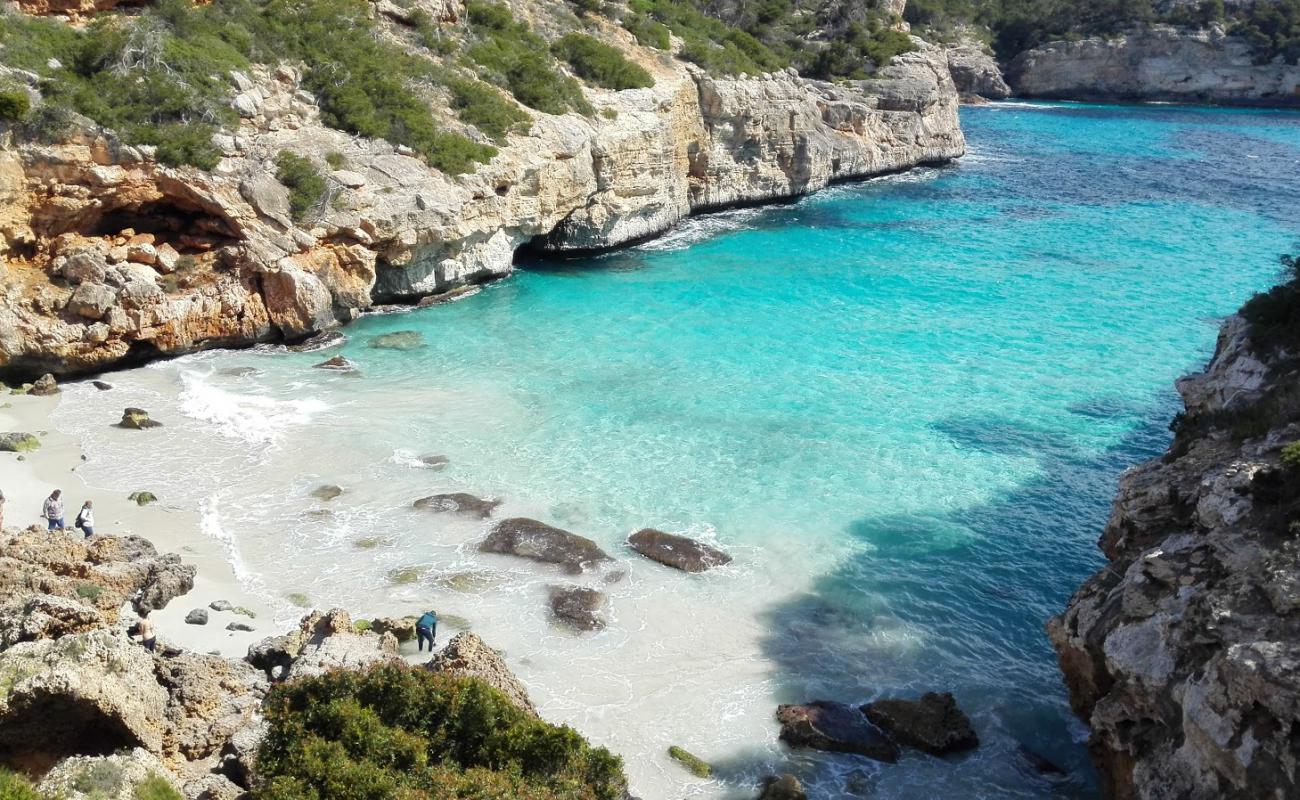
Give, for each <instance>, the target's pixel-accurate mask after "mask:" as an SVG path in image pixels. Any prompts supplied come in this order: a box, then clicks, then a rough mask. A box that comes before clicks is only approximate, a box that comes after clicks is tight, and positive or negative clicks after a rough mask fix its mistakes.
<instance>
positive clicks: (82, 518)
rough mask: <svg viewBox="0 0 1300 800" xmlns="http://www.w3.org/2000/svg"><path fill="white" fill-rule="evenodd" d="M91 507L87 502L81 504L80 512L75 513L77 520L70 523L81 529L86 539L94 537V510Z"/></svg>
mask: <svg viewBox="0 0 1300 800" xmlns="http://www.w3.org/2000/svg"><path fill="white" fill-rule="evenodd" d="M92 505H93V504H92V503H91V502H90V501H89V500H87V501H86V502H84V503H82V504H81V511H79V512H77V518H76V519H75V520H73V521H72V524H73V525H75V526H76V527H78V528H81V532H82V533H84V534H86V538H87V539H89V538H90V537H92V536H94V535H95V510H94V508H92Z"/></svg>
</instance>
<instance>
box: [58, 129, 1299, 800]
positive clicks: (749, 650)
mask: <svg viewBox="0 0 1300 800" xmlns="http://www.w3.org/2000/svg"><path fill="white" fill-rule="evenodd" d="M963 122H964V126H965V129H966V133H967V136H968V139H969V141H970V150H971V152H970V155H969V156H967V157H966V158H964V159H962V160H961V161H960V162H958V163H956V164H954V165H952V166H948V167H942V168H935V169H922V170H917V171H915V172H912V173H909V174H906V175H901V176H894V177H890V178H886V179H881V180H876V181H871V182H868V183H863V184H855V185H843V186H839V187H836V188H833V189H830V190H828V191H825V192H822V193H820V194H817V195H815V196H812V197H809V198H805V199H803V200H800V201H799V202H795V203H791V204H787V205H779V206H773V207H768V208H762V209H745V210H738V211H731V212H726V213H722V214H716V215H710V216H706V217H700V218H697V219H694V220H691V221H689V222H687V223H685V224H684V225H682V226H681V227H679V228H678V229H676V230H674V231H673V232H671V233H670V234H669V235H667V236H666V237H663V238H661V239H658V240H655V241H652V242H649V243H647V244H644V245H641V246H638V247H634V248H631V249H628V250H624V251H621V252H617V253H613V254H610V255H606V256H602V257H597V258H584V259H581V260H573V261H558V262H557V261H549V262H542V261H534V260H529V259H527V258H525V259H524V260H522V262H521V263H520V265H519V266H520V270H519V272H518V273H517V274H516V275H514V276H513V277H511V278H509V279H507V280H504V281H501V282H498V283H496V284H493V285H490V286H487V287H484V288H483V290H482V291H481V292H479V293H477V294H475V295H473V296H470V297H468V298H466V299H464V300H460V301H458V302H454V303H450V304H447V305H443V306H439V307H434V308H429V309H423V310H418V311H411V312H409V313H401V314H387V315H374V316H370V317H367V318H365V319H363V320H361V321H360V322H358V323H356V324H354V325H353V326H351V327H350V328H348V329H347V331H346V333H347V335H348V342H347V343H346V345H344V346H343V347H342V348H341V349H340V350H339V351H338V352H341V354H343V355H346V356H347V357H348V358H350V359H352V360H354V361H356V362H357V363H358V364H359V365H360V371H359V375H344V374H337V373H331V372H327V371H323V370H316V369H312V368H311V365H312V364H314V363H316V362H318V361H320V360H322V359H323V358H325V357H326V356H328V355H332V354H333V353H325V354H322V353H309V354H292V353H285V352H283V351H282V350H280V349H276V348H269V349H264V350H260V351H245V352H221V353H208V354H201V355H198V356H193V357H187V358H184V359H179V360H177V361H172V362H167V363H162V364H157V365H154V366H152V367H149V368H145V369H140V370H135V371H132V372H129V373H124V374H123V375H121V376H119V379H118V380H115V381H114V383H115V384H117V385H118V388H119V391H115V392H111V393H95V392H94V391H93V390H90V389H86V390H80V389H75V390H73V391H72V392H71V394H70V397H71V399H70V400H68V401H65V403H64V406H63V410H62V411H61V412H60V415H59V424H60V426H61V427H63V428H66V429H70V430H73V431H76V432H78V433H81V434H82V435H83V436H84V437H86V439H87V440H88V453H89V455H90V461H89V462H88V464H87V466H86V467H85V468H83V470H82V472H83V474H84V475H85V476H86V477H87V479H88V480H90V481H91V482H92V483H99V484H104V485H106V486H110V487H116V486H119V485H120V486H122V487H124V488H128V489H135V488H139V487H138V486H136V485H135V484H137V483H139V481H141V480H146V479H147V480H149V481H150V486H151V487H153V488H154V490H155V491H156V492H157V493H158V494H159V495H160V496H162V497H165V498H166V499H167V500H168V501H169V502H174V503H178V504H182V505H186V506H191V507H194V508H196V509H199V510H201V511H202V512H203V514H204V520H205V532H207V533H209V534H210V535H213V536H217V537H219V538H221V539H222V540H223V541H224V542H225V543H226V546H227V548H228V552H229V553H230V556H231V558H232V560H233V561H234V562H235V563H236V568H237V572H238V574H239V575H240V576H241V579H242V580H243V581H244V582H245V583H246V584H247V585H248V586H249V587H250V588H251V589H252V590H253V591H257V592H260V593H262V594H264V595H265V596H266V597H267V598H268V599H271V600H272V601H274V602H277V603H278V604H279V606H280V607H281V608H282V612H283V613H282V615H281V619H280V621H281V622H286V623H287V622H288V621H290V620H292V619H293V618H294V617H296V615H297V614H298V613H300V612H299V611H298V610H297V609H294V608H293V607H292V606H291V605H290V604H289V603H288V602H286V601H284V600H283V599H282V597H283V594H284V593H285V592H289V591H294V592H303V593H305V594H307V595H308V596H309V597H311V598H312V600H313V601H314V602H316V603H318V604H321V605H327V604H341V605H346V606H348V607H350V608H352V609H353V610H354V611H355V612H356V613H357V614H358V615H359V616H365V615H368V614H370V613H396V612H406V611H412V610H417V607H422V606H424V605H434V606H435V607H438V608H439V609H440V610H441V611H443V612H444V614H445V615H446V616H447V617H448V618H449V619H452V620H453V622H452V623H451V626H452V627H455V625H458V624H459V625H464V624H468V625H469V626H470V627H472V629H473V630H475V631H476V632H478V633H480V634H481V635H483V636H484V638H485V639H487V640H488V641H489V642H491V643H493V644H494V645H495V646H498V647H500V648H502V649H503V650H504V651H505V653H506V655H507V658H508V659H509V661H510V663H511V666H512V667H513V668H516V669H517V670H518V672H519V674H520V676H521V677H522V678H523V679H524V680H525V682H526V683H527V684H528V685H529V686H530V688H531V690H532V691H533V694H534V696H535V699H536V700H537V701H538V704H539V706H540V707H541V709H542V711H543V714H544V715H545V716H547V717H548V718H550V719H553V720H556V721H563V722H568V723H570V724H573V725H574V726H576V727H577V728H579V729H580V730H581V731H582V732H583V733H585V734H587V735H588V736H590V737H591V738H593V739H594V740H596V741H598V742H600V743H603V744H607V745H608V746H610V747H611V748H612V749H614V750H615V751H616V752H618V753H619V754H620V755H622V756H623V757H624V759H625V760H626V762H627V765H628V769H629V773H630V775H631V777H632V780H633V790H634V793H636V794H638V795H639V796H641V797H643V798H645V799H646V800H660V798H682V797H732V796H735V797H752V796H753V794H754V791H753V788H752V787H753V785H754V784H755V783H756V782H757V780H758V779H759V778H760V777H761V776H763V775H766V774H771V773H774V772H783V771H794V772H796V773H797V774H799V775H800V777H801V778H803V779H804V781H805V783H806V784H807V785H808V786H809V789H810V791H809V794H810V796H811V797H813V798H819V799H822V800H824V799H838V798H849V797H878V798H934V797H962V798H1047V797H1060V798H1067V797H1068V798H1075V797H1090V796H1093V795H1094V794H1095V792H1096V783H1095V777H1094V776H1093V774H1092V773H1091V771H1090V768H1089V767H1088V765H1087V757H1086V753H1085V750H1084V747H1083V741H1084V739H1085V738H1086V731H1085V729H1084V728H1083V727H1082V726H1081V725H1079V724H1078V723H1077V722H1076V721H1075V720H1074V719H1073V717H1072V716H1071V714H1070V712H1069V708H1068V705H1067V702H1066V697H1065V692H1064V688H1063V686H1062V682H1061V679H1060V676H1059V673H1058V671H1057V669H1056V665H1055V661H1054V658H1053V655H1052V651H1051V648H1050V647H1049V645H1048V643H1047V640H1046V637H1045V635H1044V633H1043V624H1044V622H1045V621H1046V620H1047V618H1048V617H1049V616H1051V615H1052V614H1054V613H1057V612H1059V611H1060V610H1061V609H1062V608H1063V606H1064V604H1065V602H1066V601H1067V599H1068V598H1069V596H1070V594H1071V592H1072V591H1073V589H1074V588H1075V587H1076V586H1077V585H1078V584H1079V583H1080V581H1081V580H1082V579H1083V578H1085V577H1086V576H1087V575H1089V574H1091V573H1092V572H1093V571H1094V570H1096V569H1097V568H1098V567H1099V566H1100V565H1101V563H1102V558H1101V556H1100V554H1099V553H1098V551H1097V549H1096V546H1095V542H1096V539H1097V536H1098V535H1099V533H1100V532H1101V529H1102V526H1103V524H1104V523H1105V520H1106V517H1107V514H1108V510H1109V505H1110V500H1111V497H1112V495H1113V493H1114V489H1115V482H1116V479H1117V477H1118V475H1119V474H1120V472H1121V471H1122V470H1123V469H1124V468H1125V467H1127V466H1129V465H1132V464H1135V463H1137V462H1140V461H1142V460H1145V459H1147V458H1151V457H1153V456H1155V455H1158V454H1159V453H1160V452H1161V451H1162V450H1163V449H1164V447H1165V446H1166V445H1167V443H1168V440H1169V433H1168V431H1167V425H1168V423H1169V421H1170V419H1171V418H1172V416H1173V415H1174V413H1175V412H1176V411H1177V410H1178V409H1179V404H1178V401H1177V396H1176V395H1175V393H1174V391H1173V385H1172V384H1173V380H1174V379H1175V378H1176V377H1178V376H1179V375H1180V374H1184V373H1186V372H1188V371H1193V370H1195V369H1197V368H1198V367H1199V366H1200V365H1201V364H1203V362H1204V361H1205V359H1206V358H1207V357H1208V356H1209V354H1210V352H1211V350H1212V347H1213V343H1214V338H1215V334H1216V330H1217V326H1218V321H1219V319H1220V318H1221V317H1222V316H1223V315H1224V314H1227V313H1230V312H1231V311H1232V310H1234V309H1235V308H1236V307H1237V306H1238V305H1239V304H1240V303H1241V302H1242V301H1243V300H1244V299H1246V298H1247V297H1248V296H1249V295H1250V294H1251V293H1252V292H1254V291H1257V290H1259V289H1261V288H1264V287H1266V286H1268V285H1270V284H1271V283H1272V282H1274V281H1275V280H1276V279H1277V278H1278V277H1279V275H1280V267H1279V265H1278V260H1277V259H1278V256H1279V255H1280V254H1282V253H1284V252H1288V251H1295V250H1296V249H1300V247H1298V246H1297V241H1298V240H1300V216H1298V212H1300V181H1297V180H1296V176H1297V174H1300V115H1296V114H1287V113H1270V112H1263V111H1227V110H1203V109H1202V110H1197V109H1187V108H1178V107H1167V106H1147V107H1104V106H1084V105H1069V104H1002V105H995V106H990V107H983V108H971V109H964V110H963ZM396 331H416V332H418V333H419V334H420V336H421V338H422V340H423V345H422V346H420V347H418V348H415V349H410V350H392V349H379V348H375V347H372V346H371V345H372V343H373V342H374V340H375V338H376V337H377V336H380V335H382V334H386V333H392V332H396ZM243 368H252V370H251V371H250V370H247V369H243ZM108 395H111V396H108ZM125 401H130V404H132V405H143V406H145V407H146V408H149V409H150V410H151V412H153V414H154V416H155V418H158V419H161V420H163V421H164V423H165V424H166V427H165V428H163V429H160V432H159V435H158V436H157V437H151V439H150V441H149V442H148V443H143V441H142V438H141V437H136V438H134V439H132V438H130V437H119V436H118V435H117V434H116V433H115V432H112V431H109V430H105V429H104V428H103V426H101V425H98V424H95V422H94V421H95V420H101V419H103V418H105V417H104V415H105V414H107V415H109V416H110V417H111V416H112V414H113V412H114V411H116V413H119V414H120V407H121V406H122V405H123V404H124V402H125ZM101 405H102V406H103V409H102V413H99V409H98V407H99V406H101ZM88 420H89V421H88ZM429 454H439V455H445V456H447V458H448V459H449V466H448V467H447V468H446V469H445V470H443V471H440V472H435V471H430V470H426V469H420V468H418V463H419V462H418V460H417V457H418V456H420V455H429ZM323 482H328V483H334V484H338V485H340V486H343V487H344V488H345V493H344V495H343V496H342V497H340V498H339V499H338V500H335V501H333V502H332V503H331V504H330V505H328V507H326V506H325V505H324V504H321V503H319V502H318V501H314V500H312V499H311V498H310V497H309V496H308V493H309V491H310V490H311V488H313V487H314V486H316V485H318V484H320V483H323ZM435 491H467V492H472V493H474V494H479V495H491V496H496V497H500V498H501V499H503V500H504V501H505V504H504V506H503V507H502V508H501V509H500V510H499V511H498V516H507V515H509V516H513V515H526V516H533V517H537V518H539V519H542V520H544V521H547V522H551V523H553V524H557V525H561V526H563V527H566V528H568V529H570V530H573V531H575V532H578V533H582V534H584V535H586V536H590V537H592V538H594V539H596V540H597V541H598V542H599V543H600V544H601V545H602V546H604V547H605V548H606V549H607V550H608V551H609V552H611V553H613V554H616V556H617V558H618V559H619V562H620V566H619V568H618V570H616V574H617V573H618V572H622V573H625V574H624V576H623V577H622V578H621V579H620V580H618V581H617V582H606V580H605V578H604V577H603V576H592V577H590V578H586V579H585V580H588V581H590V582H592V585H595V586H599V587H600V588H602V589H603V590H604V591H606V592H607V593H608V595H609V607H608V616H609V625H608V627H607V629H606V630H604V631H602V632H599V633H596V634H587V635H582V636H579V635H575V634H572V633H569V632H567V631H565V630H564V629H561V628H558V627H556V626H555V625H554V624H553V623H551V622H550V621H549V619H548V612H547V610H546V602H545V598H546V592H547V587H549V586H552V585H557V584H564V583H568V582H571V581H573V580H574V579H572V578H568V577H566V576H563V575H560V574H558V573H557V572H555V571H552V570H546V569H542V568H535V567H533V566H532V565H530V564H527V563H520V562H518V561H516V560H512V559H509V558H506V557H500V556H485V555H481V554H479V553H478V552H477V551H476V549H475V547H474V544H475V543H476V542H477V541H478V540H479V539H481V538H482V537H483V535H484V534H485V532H486V529H487V526H488V524H489V523H481V522H479V521H477V520H473V521H471V520H463V519H457V518H448V517H446V516H440V515H434V514H430V513H428V512H417V511H415V510H413V509H411V508H410V503H411V501H412V500H413V499H415V498H417V497H420V496H422V495H425V494H430V493H432V492H435ZM645 526H654V527H659V528H663V529H667V530H678V531H683V532H686V533H688V534H690V535H693V536H697V537H701V538H704V539H707V540H709V541H712V542H714V543H716V544H717V545H719V546H721V547H723V548H724V549H727V550H728V551H730V552H731V553H732V554H733V555H734V556H735V557H736V561H735V563H734V564H733V565H731V566H729V567H727V568H725V569H722V570H719V571H716V572H712V573H708V574H705V575H700V576H688V575H684V574H679V573H676V572H672V571H670V570H667V569H664V568H662V567H659V566H658V565H655V564H652V563H650V562H648V561H645V560H643V559H640V558H639V557H638V556H636V555H635V554H633V553H631V552H630V551H628V550H626V549H625V548H624V547H623V545H622V542H623V540H624V539H625V538H626V536H627V535H628V534H629V533H630V532H632V531H634V530H636V529H638V528H641V527H645ZM367 537H370V538H378V539H381V540H384V541H382V543H381V545H380V546H379V547H376V548H374V549H359V548H357V547H356V545H355V543H356V542H357V541H358V540H359V539H363V538H367ZM407 567H418V568H421V569H422V570H423V572H422V573H421V575H422V577H421V579H420V580H419V581H418V582H416V583H415V584H404V585H394V584H393V583H392V582H391V581H390V579H389V574H390V572H391V571H392V570H395V569H402V568H407ZM457 617H461V618H463V619H464V622H460V621H459V620H456V618H457ZM925 690H940V691H943V690H950V691H952V692H953V693H954V694H955V695H956V696H957V699H958V701H959V703H960V704H961V706H962V707H963V708H964V709H965V710H966V711H967V712H968V713H969V714H970V715H971V717H972V718H973V720H974V723H975V726H976V728H977V730H978V733H979V735H980V737H981V740H982V743H983V744H982V747H981V748H980V749H979V750H978V751H976V752H975V753H973V754H971V755H968V756H965V757H960V758H955V759H951V760H940V759H934V758H929V757H925V756H921V755H919V754H916V753H909V754H907V755H905V756H904V758H903V760H902V761H901V762H900V763H898V764H896V765H883V764H877V763H874V762H871V761H867V760H864V759H858V758H855V757H851V756H827V755H819V754H810V753H791V752H789V751H787V750H785V749H784V748H783V747H782V746H781V745H779V743H778V742H777V740H776V735H777V727H776V725H775V722H774V720H773V711H774V709H775V705H776V704H777V703H779V702H791V701H794V702H798V701H804V700H811V699H816V698H825V699H834V700H844V701H850V702H855V703H858V702H865V701H867V700H870V699H872V698H874V697H877V696H881V695H897V694H903V695H913V694H919V693H920V692H922V691H925ZM671 744H678V745H682V746H684V747H686V748H687V749H689V750H691V751H693V752H696V753H697V754H698V755H700V756H702V757H704V758H706V759H708V760H710V761H711V762H713V764H714V765H715V767H716V769H717V778H716V779H714V780H708V781H705V780H699V779H696V778H694V777H692V776H690V775H689V774H687V773H686V772H685V771H683V770H682V769H681V768H680V767H678V766H677V765H675V764H674V763H672V762H671V761H669V760H668V759H667V757H666V755H665V752H664V751H665V750H666V749H667V747H668V746H669V745H671ZM1022 746H1026V747H1029V748H1030V749H1032V750H1034V751H1035V752H1037V753H1039V754H1041V755H1043V756H1045V757H1047V758H1050V759H1051V760H1053V761H1054V762H1056V763H1058V764H1059V765H1061V766H1062V767H1063V768H1065V769H1066V770H1067V772H1068V775H1067V777H1065V778H1063V779H1048V778H1045V777H1043V776H1041V775H1039V774H1037V773H1036V772H1035V771H1034V770H1033V769H1032V768H1031V767H1030V766H1029V764H1028V762H1027V761H1026V760H1025V758H1024V757H1023V755H1021V754H1020V752H1019V749H1020V748H1021V747H1022Z"/></svg>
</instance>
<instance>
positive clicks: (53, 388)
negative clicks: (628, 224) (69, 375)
mask: <svg viewBox="0 0 1300 800" xmlns="http://www.w3.org/2000/svg"><path fill="white" fill-rule="evenodd" d="M58 393H59V384H58V382H56V381H55V380H54V376H53V375H50V374H48V373H47V374H45V375H42V376H41V377H39V378H37V379H36V383H33V384H32V389H31V391H30V392H28V394H34V395H36V396H38V397H46V396H48V395H52V394H58Z"/></svg>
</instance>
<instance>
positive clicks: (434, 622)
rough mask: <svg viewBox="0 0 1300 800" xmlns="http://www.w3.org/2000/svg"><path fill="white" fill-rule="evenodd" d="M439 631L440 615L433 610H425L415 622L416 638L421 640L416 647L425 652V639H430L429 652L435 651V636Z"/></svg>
mask: <svg viewBox="0 0 1300 800" xmlns="http://www.w3.org/2000/svg"><path fill="white" fill-rule="evenodd" d="M437 632H438V615H437V614H436V613H434V612H432V611H426V612H424V616H422V617H420V619H419V620H417V621H416V623H415V638H416V639H418V640H419V641H418V642H417V643H416V647H417V648H419V651H420V652H424V641H425V640H426V639H428V640H429V652H430V653H432V652H433V636H434V634H435V633H437Z"/></svg>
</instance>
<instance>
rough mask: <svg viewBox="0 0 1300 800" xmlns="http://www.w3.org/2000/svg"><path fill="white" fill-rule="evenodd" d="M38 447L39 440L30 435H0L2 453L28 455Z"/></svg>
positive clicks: (39, 444)
mask: <svg viewBox="0 0 1300 800" xmlns="http://www.w3.org/2000/svg"><path fill="white" fill-rule="evenodd" d="M40 446H41V440H40V439H37V438H36V437H35V436H33V435H32V434H30V433H0V452H2V453H28V452H31V451H32V450H36V449H38V448H40Z"/></svg>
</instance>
